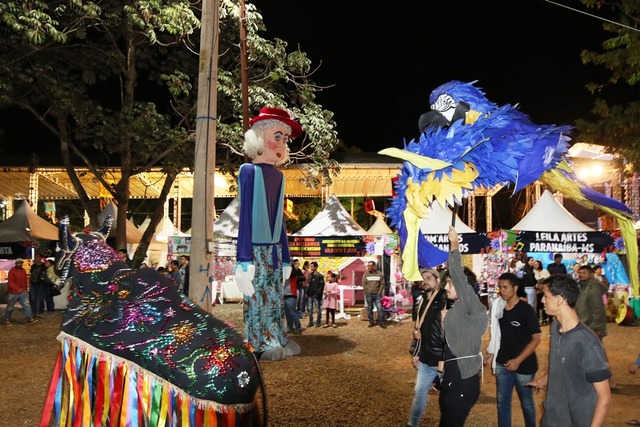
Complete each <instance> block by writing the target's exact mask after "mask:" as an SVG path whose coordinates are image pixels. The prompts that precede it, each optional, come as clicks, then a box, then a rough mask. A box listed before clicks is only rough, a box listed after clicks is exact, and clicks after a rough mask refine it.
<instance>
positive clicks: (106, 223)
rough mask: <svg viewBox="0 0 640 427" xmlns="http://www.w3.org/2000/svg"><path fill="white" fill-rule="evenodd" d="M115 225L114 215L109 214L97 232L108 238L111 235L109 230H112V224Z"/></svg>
mask: <svg viewBox="0 0 640 427" xmlns="http://www.w3.org/2000/svg"><path fill="white" fill-rule="evenodd" d="M112 225H113V217H112V216H111V215H107V217H106V218H105V219H104V222H103V223H102V227H100V230H98V231H97V232H98V233H100V234H102V236H103V237H104V239H105V240H106V239H107V237H109V232H110V231H111V226H112Z"/></svg>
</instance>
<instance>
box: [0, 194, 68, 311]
mask: <svg viewBox="0 0 640 427" xmlns="http://www.w3.org/2000/svg"><path fill="white" fill-rule="evenodd" d="M57 240H58V229H57V228H56V226H54V225H53V224H51V223H50V222H48V221H46V220H44V219H43V218H41V217H39V216H38V214H36V213H35V212H34V211H33V209H31V206H30V205H29V203H28V202H27V201H26V200H25V201H23V202H22V204H21V205H20V207H19V208H18V209H16V211H15V212H14V214H13V215H12V216H11V217H10V218H8V219H6V220H5V221H3V222H2V223H0V302H2V303H4V302H5V295H6V291H7V281H6V280H7V274H8V272H9V270H10V269H11V267H13V266H14V264H15V261H14V260H15V259H16V258H25V259H27V260H31V259H33V258H34V256H35V254H36V252H43V251H42V249H40V248H39V246H40V242H41V241H57ZM30 265H31V264H30V262H26V263H25V269H27V270H28V269H29V268H30Z"/></svg>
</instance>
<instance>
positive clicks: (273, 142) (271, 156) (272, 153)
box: [253, 124, 290, 164]
mask: <svg viewBox="0 0 640 427" xmlns="http://www.w3.org/2000/svg"><path fill="white" fill-rule="evenodd" d="M262 137H263V138H264V149H263V150H262V153H261V154H258V155H257V156H256V157H255V158H254V159H253V163H269V164H281V163H284V162H285V161H286V160H287V158H288V154H287V143H288V142H289V138H290V135H289V129H288V126H286V125H284V124H282V125H277V126H274V127H271V128H269V129H265V130H264V132H263V135H262Z"/></svg>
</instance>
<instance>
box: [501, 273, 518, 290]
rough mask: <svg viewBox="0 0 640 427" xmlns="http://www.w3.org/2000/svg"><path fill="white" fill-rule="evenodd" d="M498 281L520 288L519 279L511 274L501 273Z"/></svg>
mask: <svg viewBox="0 0 640 427" xmlns="http://www.w3.org/2000/svg"><path fill="white" fill-rule="evenodd" d="M498 280H506V281H508V282H509V283H511V284H512V285H513V286H518V287H520V279H519V278H518V276H516V275H515V274H513V273H502V274H501V275H500V277H498Z"/></svg>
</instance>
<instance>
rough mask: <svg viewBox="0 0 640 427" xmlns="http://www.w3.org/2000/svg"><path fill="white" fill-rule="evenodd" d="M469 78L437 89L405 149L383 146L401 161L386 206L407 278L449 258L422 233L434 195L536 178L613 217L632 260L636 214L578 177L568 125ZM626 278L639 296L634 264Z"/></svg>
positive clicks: (444, 198) (459, 194)
mask: <svg viewBox="0 0 640 427" xmlns="http://www.w3.org/2000/svg"><path fill="white" fill-rule="evenodd" d="M474 83H475V82H470V83H464V82H460V81H456V80H453V81H450V82H448V83H445V84H443V85H441V86H439V87H437V88H436V89H434V91H433V92H432V93H431V95H430V97H429V104H430V107H431V108H430V110H429V111H428V112H427V113H425V114H423V115H422V116H421V117H420V120H419V122H418V127H419V129H420V132H421V134H420V136H419V137H418V138H416V139H414V140H412V141H410V142H409V143H408V144H406V145H405V147H404V149H399V148H387V149H384V150H382V151H380V153H381V154H385V155H389V156H392V157H396V158H399V159H402V160H404V166H403V167H402V169H401V170H400V175H399V179H398V182H397V184H396V187H395V190H396V193H397V194H398V196H397V197H395V198H394V199H393V201H392V203H391V206H390V208H389V209H388V210H387V211H388V214H389V217H390V218H391V221H392V225H394V226H395V227H396V228H397V229H398V234H399V237H400V241H401V247H402V259H403V265H402V273H403V274H404V276H405V277H406V278H407V280H421V276H420V273H419V271H418V266H422V267H431V266H435V265H438V264H441V263H443V262H445V261H446V260H447V253H446V252H443V251H441V250H440V249H438V248H437V247H435V246H433V245H431V244H430V243H429V242H428V241H427V240H426V238H425V237H424V236H423V235H422V234H421V232H420V221H421V220H422V219H423V218H424V217H425V216H426V215H428V212H429V206H430V205H431V203H432V202H433V201H434V200H438V201H439V202H440V204H441V205H442V206H446V205H449V206H454V205H455V204H460V203H461V202H462V198H463V197H465V196H466V195H467V194H468V192H471V191H473V190H474V189H476V188H492V187H494V186H496V185H498V184H502V185H505V186H509V185H514V192H517V191H519V190H521V189H523V188H524V187H526V186H527V185H529V184H531V183H533V182H535V181H536V180H541V181H542V183H544V184H545V185H547V186H549V187H550V188H551V189H552V190H554V191H560V192H561V193H562V194H563V195H564V196H565V197H569V198H572V199H574V200H575V201H577V202H578V203H580V204H582V205H583V206H585V207H587V208H590V209H591V208H598V209H600V210H601V211H603V212H605V213H607V214H609V215H611V216H613V217H615V218H616V219H617V220H618V225H619V226H620V231H621V233H622V236H623V239H624V243H625V249H626V251H627V257H628V259H629V265H632V266H635V265H637V261H638V244H637V241H636V235H635V230H634V228H633V220H634V215H633V214H632V213H631V211H630V209H629V208H628V207H627V206H625V205H624V204H623V203H621V202H619V201H617V200H615V199H612V198H610V197H607V196H605V195H603V194H600V193H598V192H597V191H594V190H592V189H591V188H589V187H588V186H587V184H585V183H584V182H581V181H580V180H579V179H578V178H577V177H576V176H575V174H574V173H573V170H572V168H571V165H570V163H569V161H568V160H567V158H566V157H565V155H566V154H567V151H568V147H569V140H570V138H569V132H570V131H571V128H570V127H569V126H555V125H538V124H535V123H533V122H531V120H530V119H529V117H528V116H527V115H526V114H524V113H522V112H520V111H519V110H518V109H517V107H516V106H513V105H509V104H505V105H502V106H498V105H497V104H495V103H493V102H491V101H490V100H488V99H487V98H486V97H485V94H484V92H482V91H481V90H480V89H479V88H478V87H476V86H475V85H474ZM629 277H630V280H631V283H632V285H633V289H634V294H635V295H636V296H637V295H638V271H637V269H635V268H631V269H630V272H629Z"/></svg>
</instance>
